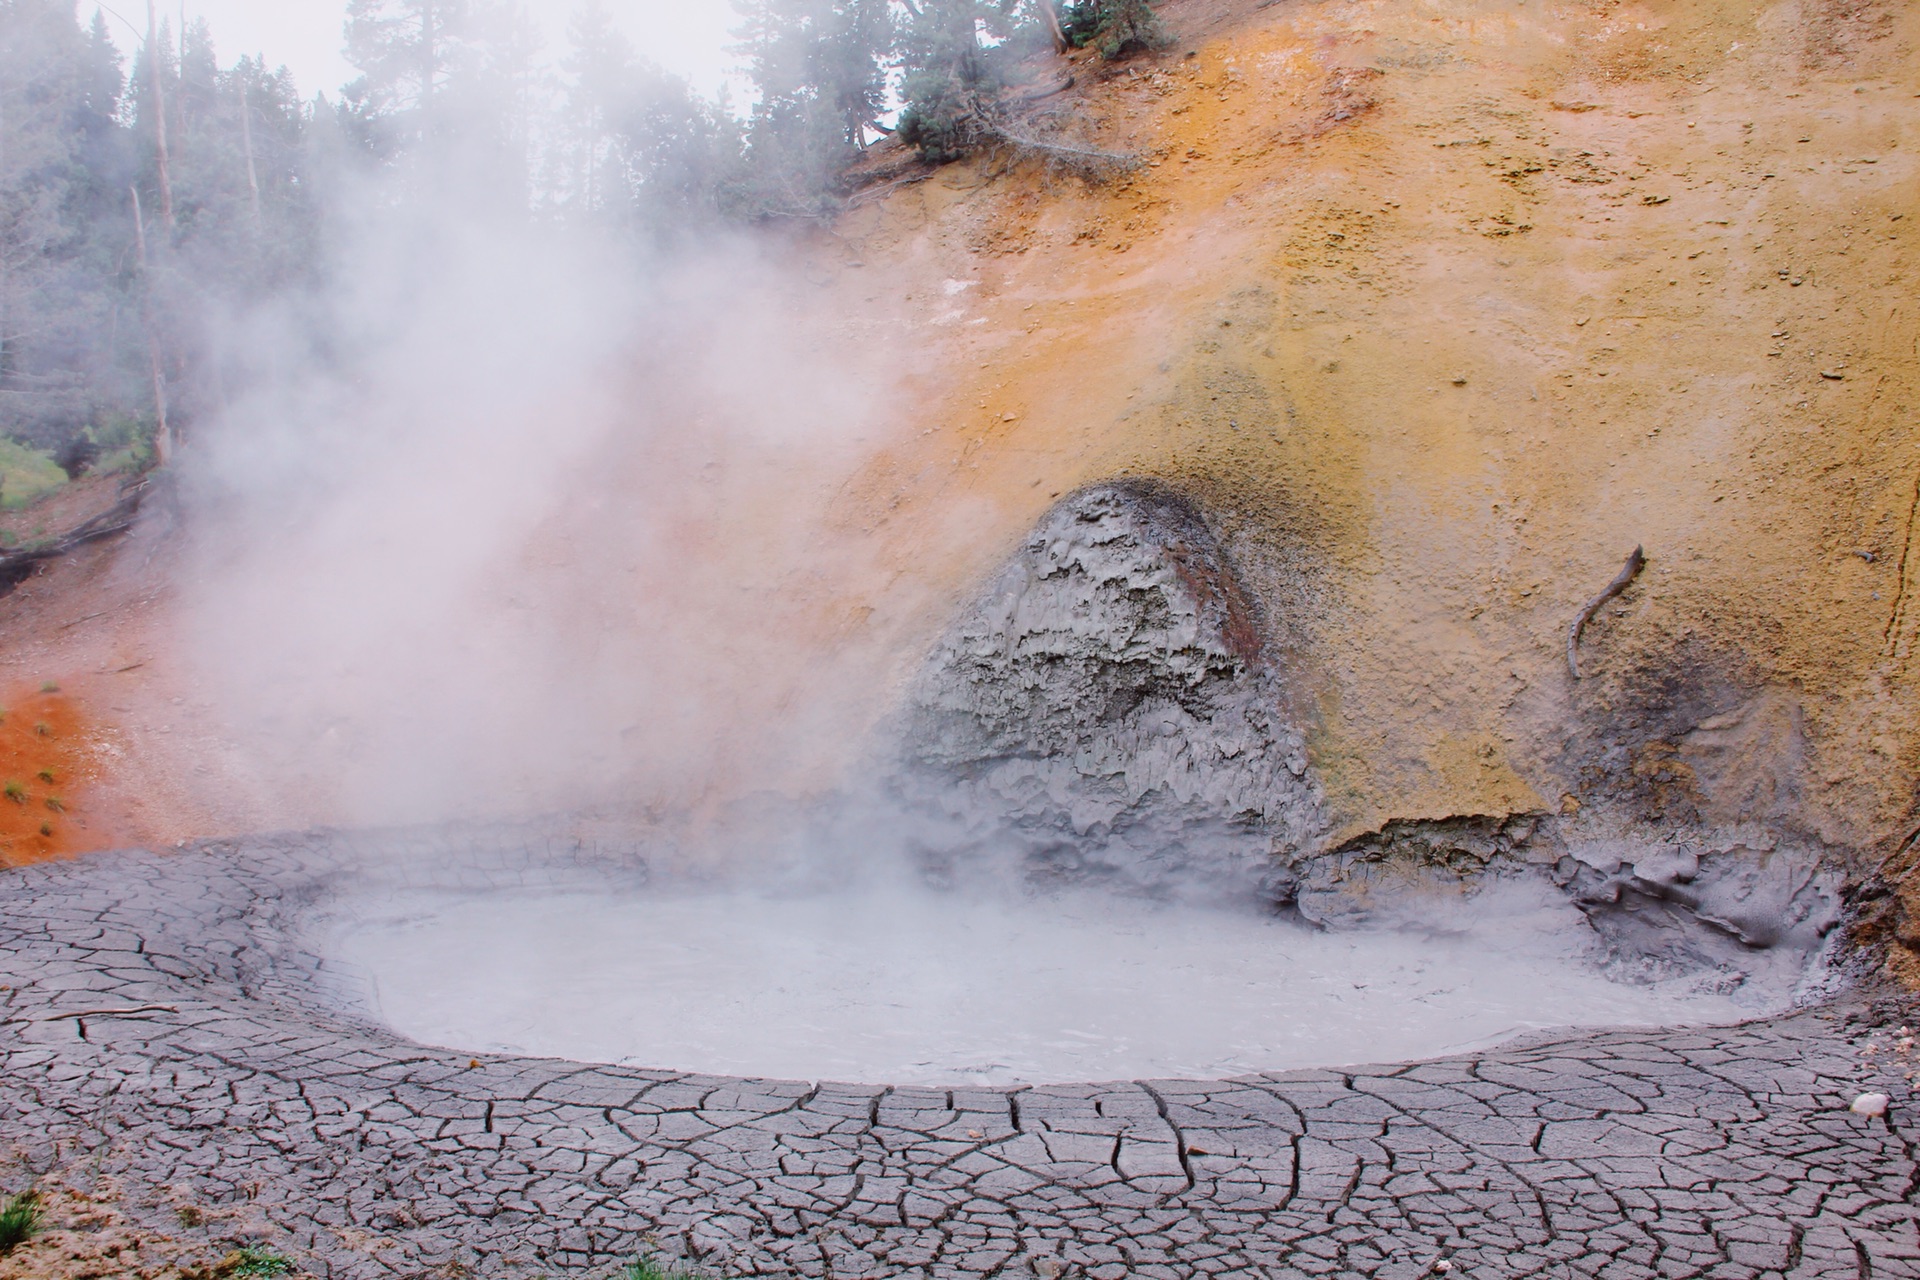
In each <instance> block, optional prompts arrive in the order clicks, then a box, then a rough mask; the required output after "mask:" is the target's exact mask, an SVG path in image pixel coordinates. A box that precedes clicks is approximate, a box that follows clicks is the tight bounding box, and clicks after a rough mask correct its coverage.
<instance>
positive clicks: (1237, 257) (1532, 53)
mask: <svg viewBox="0 0 1920 1280" xmlns="http://www.w3.org/2000/svg"><path fill="white" fill-rule="evenodd" d="M1166 14H1167V17H1168V19H1169V22H1170V25H1171V27H1172V29H1173V31H1174V32H1175V33H1176V36H1177V37H1178V43H1177V44H1176V46H1175V47H1174V48H1172V49H1171V50H1169V51H1168V52H1166V53H1164V54H1162V55H1160V56H1158V57H1156V58H1153V59H1148V60H1143V61H1140V62H1136V63H1133V64H1130V65H1127V66H1125V67H1122V68H1119V69H1117V70H1113V71H1106V70H1103V69H1101V68H1099V67H1098V66H1096V65H1093V64H1088V65H1085V66H1083V67H1082V68H1081V69H1080V70H1081V75H1082V81H1083V90H1082V91H1081V92H1080V96H1078V97H1077V98H1075V99H1074V100H1073V101H1072V102H1070V103H1066V104H1063V106H1062V108H1061V111H1062V118H1063V120H1064V122H1065V125H1064V127H1065V132H1066V133H1067V134H1069V135H1075V136H1079V137H1081V138H1083V139H1085V140H1087V141H1090V142H1095V143H1097V144H1100V145H1103V146H1106V147H1110V148H1116V149H1125V150H1129V151H1133V152H1136V153H1137V154H1139V155H1141V156H1142V157H1144V158H1145V165H1144V167H1142V168H1141V169H1140V170H1138V171H1137V172H1136V174H1135V175H1134V176H1133V177H1132V178H1131V179H1129V180H1125V181H1122V182H1120V183H1117V184H1115V185H1112V186H1110V187H1106V188H1103V189H1087V188H1085V187H1083V186H1082V185H1081V184H1079V183H1077V182H1076V181H1074V180H1073V179H1070V178H1065V179H1063V178H1059V177H1054V178H1053V179H1051V180H1049V179H1048V177H1047V175H1045V174H1042V173H1039V172H1035V171H1032V170H1030V169H1015V170H1013V171H1012V172H1004V171H1001V170H999V169H997V168H996V167H995V165H994V163H993V162H992V161H987V162H983V163H981V164H979V165H973V166H956V167H952V168H949V169H946V170H943V171H941V172H940V173H939V174H938V175H937V176H935V177H934V178H932V179H931V180H929V181H925V182H922V183H918V184H914V185H909V186H905V187H902V188H900V189H899V190H897V191H895V192H893V193H890V194H889V195H888V196H887V197H886V198H884V199H880V200H877V201H875V202H874V203H873V204H871V205H870V206H869V207H866V208H864V209H861V210H859V211H857V212H855V213H853V214H852V215H850V216H849V217H848V218H847V219H845V221H844V224H843V226H842V227H841V228H840V235H841V237H842V238H843V241H844V249H843V254H844V258H845V260H846V262H847V264H848V266H849V268H852V267H854V266H857V267H858V268H859V269H858V270H852V269H849V270H847V271H846V272H845V273H844V278H845V279H848V280H852V281H857V289H858V290H859V291H860V296H861V297H862V298H887V297H889V295H892V297H893V298H897V299H900V300H902V301H903V302H904V303H905V305H907V306H909V307H910V308H913V309H914V310H915V311H916V312H917V316H918V319H919V322H920V323H921V324H922V325H923V326H925V327H926V328H927V330H928V331H930V332H934V333H938V334H940V335H942V336H941V337H940V339H939V340H938V341H939V348H938V349H939V350H941V351H942V352H943V353H944V355H945V359H944V361H943V362H942V368H943V369H944V371H945V372H944V375H943V378H942V380H941V381H940V382H939V385H938V388H937V390H934V391H930V392H929V396H928V406H927V409H926V418H925V421H924V422H923V423H922V426H923V427H924V428H925V429H926V432H927V434H925V435H924V436H922V437H919V438H918V439H917V440H916V442H915V444H914V445H913V446H911V447H908V448H901V449H897V450H895V451H893V452H891V453H890V454H888V455H887V456H886V457H885V458H884V459H883V460H882V461H880V462H879V463H878V464H876V465H875V466H873V467H872V468H871V469H870V470H869V472H868V473H867V475H866V477H865V483H864V486H863V487H862V488H861V489H860V491H859V495H858V497H857V498H856V499H854V500H852V501H850V503H849V504H848V505H849V507H850V508H851V510H850V515H849V518H850V519H857V520H859V521H860V522H861V523H862V524H870V525H871V526H873V527H875V528H878V529H882V530H885V531H886V533H887V542H886V545H887V546H889V547H890V548H891V549H893V550H894V551H895V553H896V554H897V556H898V562H899V564H900V565H901V566H902V571H903V572H914V573H919V574H924V575H928V576H937V577H939V578H940V580H941V581H943V582H945V583H947V584H949V586H950V589H951V591H952V593H954V594H962V595H963V594H965V593H966V591H967V590H968V588H969V587H970V585H971V584H973V583H975V582H977V581H978V580H979V579H980V577H981V576H982V575H983V574H984V573H985V572H986V571H987V570H988V569H989V568H990V567H991V566H992V565H993V564H994V563H995V562H996V560H997V559H998V558H999V557H1000V556H1003V555H1004V554H1005V553H1006V551H1007V550H1008V549H1009V548H1010V547H1011V546H1012V545H1013V543H1014V542H1015V540H1016V539H1018V538H1019V537H1020V536H1021V535H1022V534H1023V533H1024V532H1025V531H1026V530H1027V529H1028V528H1030V527H1032V526H1033V525H1034V524H1035V523H1036V522H1037V520H1038V519H1039V517H1040V515H1041V513H1042V512H1043V511H1045V510H1046V509H1047V507H1048V506H1049V505H1050V504H1051V503H1052V502H1053V501H1054V500H1055V499H1056V498H1057V497H1058V496H1059V495H1061V494H1063V493H1066V492H1069V491H1071V490H1073V489H1075V488H1077V487H1079V486H1081V485H1084V484H1087V483H1089V482H1093V481H1097V480H1103V479H1107V478H1111V477H1115V476H1122V475H1133V476H1146V477H1152V478H1157V479H1161V480H1165V481H1169V482H1171V483H1173V484H1175V485H1178V486H1180V487H1181V488H1182V489H1184V490H1185V491H1186V492H1188V493H1190V494H1192V495H1194V496H1196V497H1198V498H1199V499H1200V500H1201V501H1202V502H1203V503H1204V505H1205V507H1206V509H1207V510H1208V512H1209V519H1210V520H1212V521H1213V522H1215V523H1216V524H1217V525H1218V532H1219V534H1220V535H1221V537H1222V541H1223V542H1224V543H1225V545H1226V546H1227V548H1228V550H1229V552H1230V553H1231V554H1232V555H1233V557H1234V559H1235V562H1236V565H1237V567H1238V570H1239V572H1240V574H1241V575H1242V577H1243V578H1244V579H1245V581H1246V583H1247V585H1248V586H1249V588H1250V590H1251V591H1252V593H1253V594H1254V595H1255V596H1256V597H1257V603H1258V605H1259V610H1260V613H1261V616H1262V621H1263V624H1264V627H1265V630H1266V632H1267V636H1268V644H1269V646H1270V651H1272V652H1275V653H1276V654H1277V655H1278V656H1279V657H1280V659H1281V665H1282V666H1283V668H1284V669H1285V670H1286V671H1287V673H1288V678H1289V684H1290V686H1291V689H1292V696H1293V699H1294V700H1295V702H1296V703H1297V704H1298V708H1299V711H1300V714H1301V715H1302V717H1303V719H1304V720H1305V721H1306V722H1307V723H1308V724H1309V725H1310V726H1311V728H1310V735H1309V755H1310V759H1311V763H1312V765H1313V768H1314V771H1315V773H1316V775H1317V776H1318V777H1319V779H1320V780H1321V781H1322V783H1323V785H1324V786H1325V788H1326V791H1327V794H1328V798H1329V800H1330V802H1331V804H1332V806H1333V811H1334V815H1335V818H1336V820H1337V824H1338V830H1337V831H1336V833H1335V838H1336V839H1338V838H1344V837H1349V836H1352V835H1354V834H1356V833H1360V832H1364V831H1369V830H1375V829H1379V828H1381V827H1382V826H1383V825H1384V824H1386V823H1387V822H1389V821H1391V820H1394V819H1420V818H1444V817H1447V816H1450V815H1461V814H1500V813H1508V812H1514V811H1545V812H1554V813H1561V814H1567V813H1574V812H1578V811H1581V810H1582V809H1583V808H1590V807H1593V806H1603V807H1608V808H1612V809H1615V810H1618V811H1620V812H1622V813H1623V814H1625V815H1627V816H1630V817H1631V818H1632V819H1633V820H1635V821H1639V822H1651V823H1654V824H1656V825H1658V824H1676V825H1680V824H1704V825H1706V826H1710V827H1715V828H1720V829H1723V830H1731V829H1749V830H1750V829H1758V828H1771V829H1775V830H1793V831H1796V832H1798V833H1800V834H1801V835H1803V836H1806V837H1811V838H1813V839H1815V840H1817V841H1820V842H1824V843H1826V844H1828V845H1831V846H1834V847H1835V848H1838V849H1844V850H1850V851H1854V856H1856V857H1857V858H1859V859H1860V860H1861V863H1862V865H1866V864H1869V863H1871V862H1876V861H1878V860H1880V859H1883V858H1888V857H1891V858H1893V860H1894V865H1896V866H1897V865H1898V864H1899V863H1900V861H1901V859H1902V858H1903V857H1904V858H1906V859H1907V860H1909V861H1910V860H1911V854H1910V853H1908V854H1905V855H1903V854H1901V852H1900V851H1901V850H1902V849H1910V847H1911V844H1912V841H1913V835H1912V833H1913V831H1914V826H1915V796H1916V786H1915V779H1916V768H1917V767H1920V733H1917V732H1916V729H1920V724H1917V723H1916V720H1917V719H1920V697H1916V688H1915V674H1916V673H1915V666H1914V661H1915V653H1914V650H1915V644H1916V639H1920V612H1916V608H1915V597H1916V592H1917V590H1920V548H1916V547H1915V546H1914V545H1913V542H1914V538H1913V525H1914V515H1915V506H1916V499H1917V496H1920V437H1917V436H1916V433H1915V432H1914V429H1913V406H1914V404H1915V403H1916V399H1917V398H1920V386H1916V377H1917V376H1920V375H1917V374H1916V369H1917V368H1920V366H1916V364H1915V362H1914V358H1913V356H1914V352H1915V349H1916V340H1917V338H1920V327H1916V318H1915V315H1914V309H1913V307H1912V306H1911V302H1910V297H1909V293H1910V289H1909V287H1908V286H1909V283H1910V282H1911V280H1912V279H1913V277H1914V271H1913V268H1914V248H1913V245H1914V237H1915V234H1916V221H1920V202H1917V201H1916V199H1915V195H1916V186H1915V179H1916V176H1917V174H1916V148H1920V129H1916V125H1917V124H1920V101H1916V99H1917V98H1920V75H1916V66H1920V64H1916V62H1915V59H1914V56H1913V55H1914V51H1915V45H1916V37H1920V14H1917V13H1916V12H1915V11H1913V10H1912V9H1911V8H1910V7H1906V6H1899V5H1893V4H1874V3H1859V2H1852V0H1850V2H1848V3H1786V4H1778V3H1747V2H1740V0H1735V2H1730V3H1718V4H1679V3H1641V4H1630V3H1582V4H1551V3H1548V4H1542V3H1537V2H1527V0H1505V2H1503V0H1439V2H1437V3H1430V4H1420V5H1410V4H1385V3H1323V4H1280V5H1255V4H1239V3H1224V2H1223V3H1211V4H1209V3H1200V2H1199V0H1194V2H1191V3H1178V2H1176V3H1172V4H1169V5H1167V6H1166ZM1089 80H1091V81H1092V82H1091V83H1088V81H1089ZM843 287H845V288H847V289H848V290H849V294H850V296H851V294H852V293H853V292H854V291H855V289H856V285H854V284H847V285H845V286H843ZM849 305H854V304H853V303H852V302H851V301H850V303H849ZM961 503H970V504H972V509H973V510H974V511H975V512H976V513H978V512H983V511H984V512H991V513H992V515H991V516H990V517H980V518H979V526H978V527H987V526H990V528H989V529H988V532H986V533H985V534H984V535H983V536H980V537H978V538H977V539H976V540H974V541H972V542H970V543H968V544H965V545H956V544H955V543H954V542H953V541H951V540H950V539H946V538H943V537H942V536H941V535H940V533H939V532H938V531H937V529H938V524H937V518H938V513H939V512H940V511H941V510H942V509H943V508H952V507H954V506H955V505H957V504H961ZM930 513H931V515H930ZM1636 545H1638V546H1643V547H1644V548H1645V551H1646V555H1647V558H1648V566H1647V568H1646V570H1645V572H1644V573H1642V574H1641V575H1640V576H1639V577H1638V579H1637V580H1636V581H1635V582H1634V583H1633V585H1632V586H1631V587H1629V588H1628V589H1627V590H1626V591H1625V592H1624V593H1623V594H1622V595H1620V596H1619V597H1618V598H1617V599H1615V600H1613V601H1611V602H1610V603H1609V604H1608V606H1607V607H1605V608H1604V609H1602V610H1601V611H1600V613H1599V614H1598V616H1597V617H1596V618H1595V619H1594V621H1593V623H1592V624H1591V625H1590V626H1589V627H1588V628H1587V629H1586V632H1585V636H1584V638H1583V641H1582V649H1581V665H1582V677H1583V678H1581V679H1579V680H1577V681H1576V680H1575V679H1574V678H1573V677H1572V676H1571V675H1570V673H1569V670H1568V665H1567V659H1566V635H1567V630H1568V627H1569V625H1570V624H1571V623H1572V621H1573V620H1574V618H1575V617H1576V615H1578V613H1579V612H1580V610H1581V608H1582V606H1583V605H1584V604H1585V603H1586V602H1587V601H1588V600H1589V599H1591V598H1592V597H1593V596H1594V595H1595V594H1596V593H1597V592H1599V591H1600V590H1601V588H1602V587H1603V586H1604V585H1605V584H1606V583H1607V582H1608V581H1609V580H1610V579H1611V578H1612V577H1613V576H1614V575H1615V573H1616V572H1617V571H1618V570H1619V569H1620V567H1621V564H1622V561H1623V560H1624V559H1625V557H1626V556H1627V555H1628V553H1629V552H1630V551H1631V550H1632V549H1633V548H1634V547H1635V546H1636ZM934 594H938V593H934ZM936 621H937V620H934V619H928V620H927V622H928V624H929V625H933V624H936ZM1908 892H1909V893H1911V892H1912V889H1911V888H1909V890H1908ZM1913 905H1914V904H1913V903H1912V901H1911V900H1909V903H1908V912H1907V916H1906V923H1904V924H1901V925H1898V926H1896V927H1897V928H1898V929H1899V930H1900V931H1902V932H1904V933H1905V934H1906V936H1907V937H1908V938H1909V939H1911V937H1912V932H1911V931H1912V928H1913V925H1912V920H1913V913H1912V907H1913Z"/></svg>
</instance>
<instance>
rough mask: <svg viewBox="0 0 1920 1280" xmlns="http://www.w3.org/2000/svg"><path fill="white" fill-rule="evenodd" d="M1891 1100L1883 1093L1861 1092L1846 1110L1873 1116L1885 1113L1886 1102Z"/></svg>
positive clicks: (1869, 1116)
mask: <svg viewBox="0 0 1920 1280" xmlns="http://www.w3.org/2000/svg"><path fill="white" fill-rule="evenodd" d="M1892 1101H1893V1099H1891V1098H1889V1097H1887V1095H1886V1094H1884V1093H1863V1094H1861V1095H1860V1096H1859V1097H1857V1098H1855V1099H1854V1100H1853V1105H1852V1106H1850V1107H1848V1108H1847V1110H1849V1111H1851V1112H1853V1114H1855V1115H1857V1116H1867V1117H1868V1118H1873V1117H1877V1116H1883V1115H1885V1114H1887V1104H1888V1103H1890V1102H1892Z"/></svg>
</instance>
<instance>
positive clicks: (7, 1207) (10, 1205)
mask: <svg viewBox="0 0 1920 1280" xmlns="http://www.w3.org/2000/svg"><path fill="white" fill-rule="evenodd" d="M40 1218H41V1209H40V1193H39V1192H37V1191H22V1192H21V1193H20V1194H19V1195H14V1196H8V1197H7V1198H6V1201H5V1202H4V1203H0V1253H11V1252H12V1251H13V1249H14V1247H15V1246H16V1245H22V1244H25V1243H26V1242H27V1241H29V1240H31V1239H32V1238H33V1236H34V1233H35V1232H37V1231H39V1230H40Z"/></svg>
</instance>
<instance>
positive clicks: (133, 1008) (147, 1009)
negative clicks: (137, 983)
mask: <svg viewBox="0 0 1920 1280" xmlns="http://www.w3.org/2000/svg"><path fill="white" fill-rule="evenodd" d="M178 1012H180V1011H179V1010H178V1009H176V1008H174V1007H173V1006H172V1005H170V1004H136V1005H129V1006H127V1007H126V1008H124V1009H75V1010H74V1011H73V1012H71V1013H56V1014H52V1015H50V1016H48V1017H45V1018H42V1019H40V1021H42V1022H59V1021H60V1020H61V1019H63V1018H124V1017H126V1016H128V1015H129V1014H135V1013H178Z"/></svg>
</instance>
